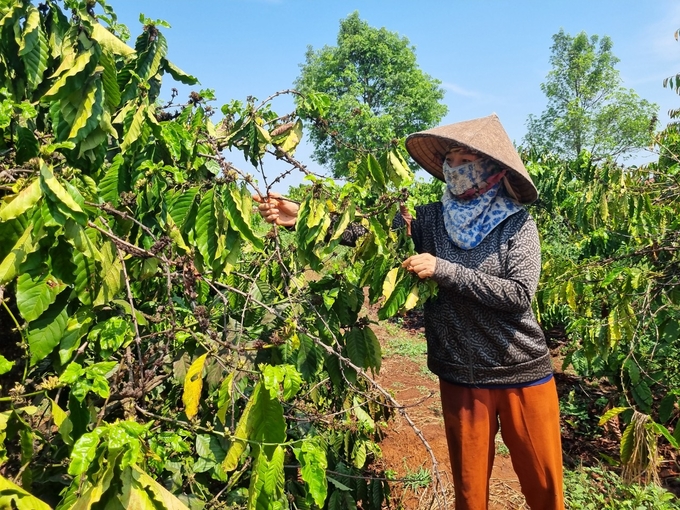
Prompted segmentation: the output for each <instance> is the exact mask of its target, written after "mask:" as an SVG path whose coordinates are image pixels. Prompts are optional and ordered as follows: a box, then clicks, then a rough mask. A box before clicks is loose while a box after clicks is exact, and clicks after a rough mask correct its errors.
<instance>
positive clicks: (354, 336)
mask: <svg viewBox="0 0 680 510" xmlns="http://www.w3.org/2000/svg"><path fill="white" fill-rule="evenodd" d="M345 346H346V348H347V354H348V355H349V359H350V360H351V361H352V363H354V364H355V365H356V366H358V367H360V368H364V360H365V359H366V357H367V356H366V354H367V350H366V340H365V338H364V334H363V331H362V330H361V329H359V328H358V327H353V328H352V329H350V330H349V331H348V332H347V333H346V334H345Z"/></svg>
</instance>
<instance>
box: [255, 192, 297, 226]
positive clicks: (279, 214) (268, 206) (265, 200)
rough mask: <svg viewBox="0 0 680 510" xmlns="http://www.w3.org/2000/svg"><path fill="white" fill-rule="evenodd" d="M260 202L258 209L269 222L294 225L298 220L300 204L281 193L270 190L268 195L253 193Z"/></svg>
mask: <svg viewBox="0 0 680 510" xmlns="http://www.w3.org/2000/svg"><path fill="white" fill-rule="evenodd" d="M253 200H255V202H257V203H259V204H260V205H258V206H257V210H258V212H259V213H260V216H262V218H264V221H266V222H267V223H275V224H277V225H280V226H282V227H293V226H295V222H296V221H297V215H298V211H299V210H300V206H299V205H298V204H297V203H295V202H292V201H290V200H287V199H285V198H283V197H282V196H281V195H280V194H279V193H275V192H270V193H269V195H268V196H266V197H261V196H260V195H257V194H256V195H253Z"/></svg>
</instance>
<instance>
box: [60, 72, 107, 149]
mask: <svg viewBox="0 0 680 510" xmlns="http://www.w3.org/2000/svg"><path fill="white" fill-rule="evenodd" d="M103 113H104V88H103V86H102V80H101V76H100V75H95V76H93V77H92V78H91V79H90V80H88V81H87V83H86V84H85V87H84V89H83V90H82V98H81V101H80V102H79V104H78V110H77V111H76V113H75V116H74V119H73V122H72V123H71V131H70V132H69V134H68V140H70V141H72V142H74V143H78V142H80V141H81V140H84V139H85V138H86V137H87V136H88V135H89V134H90V133H92V131H94V130H95V129H96V128H97V127H98V126H99V123H100V121H101V119H102V115H103Z"/></svg>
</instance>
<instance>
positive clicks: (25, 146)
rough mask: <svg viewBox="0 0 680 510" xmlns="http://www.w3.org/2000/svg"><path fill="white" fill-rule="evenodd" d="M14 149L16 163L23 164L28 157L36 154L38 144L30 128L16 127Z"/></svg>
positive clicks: (38, 147)
mask: <svg viewBox="0 0 680 510" xmlns="http://www.w3.org/2000/svg"><path fill="white" fill-rule="evenodd" d="M16 149H17V152H16V162H17V164H24V163H26V162H27V161H29V160H30V159H32V158H35V157H36V156H38V154H39V152H40V144H39V143H38V139H37V138H36V137H35V134H34V133H33V131H32V130H31V129H28V128H25V127H23V126H19V127H18V128H17V140H16Z"/></svg>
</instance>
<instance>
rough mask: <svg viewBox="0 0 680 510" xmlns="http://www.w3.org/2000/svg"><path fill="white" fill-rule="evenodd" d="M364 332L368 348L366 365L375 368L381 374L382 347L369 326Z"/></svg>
mask: <svg viewBox="0 0 680 510" xmlns="http://www.w3.org/2000/svg"><path fill="white" fill-rule="evenodd" d="M362 332H363V334H364V344H365V346H366V360H365V362H364V365H365V366H366V367H371V368H373V369H374V370H375V372H380V366H381V365H382V348H381V347H380V341H379V340H378V337H377V336H375V333H374V332H373V330H372V329H371V328H370V327H369V326H366V327H365V328H363V329H362Z"/></svg>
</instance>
